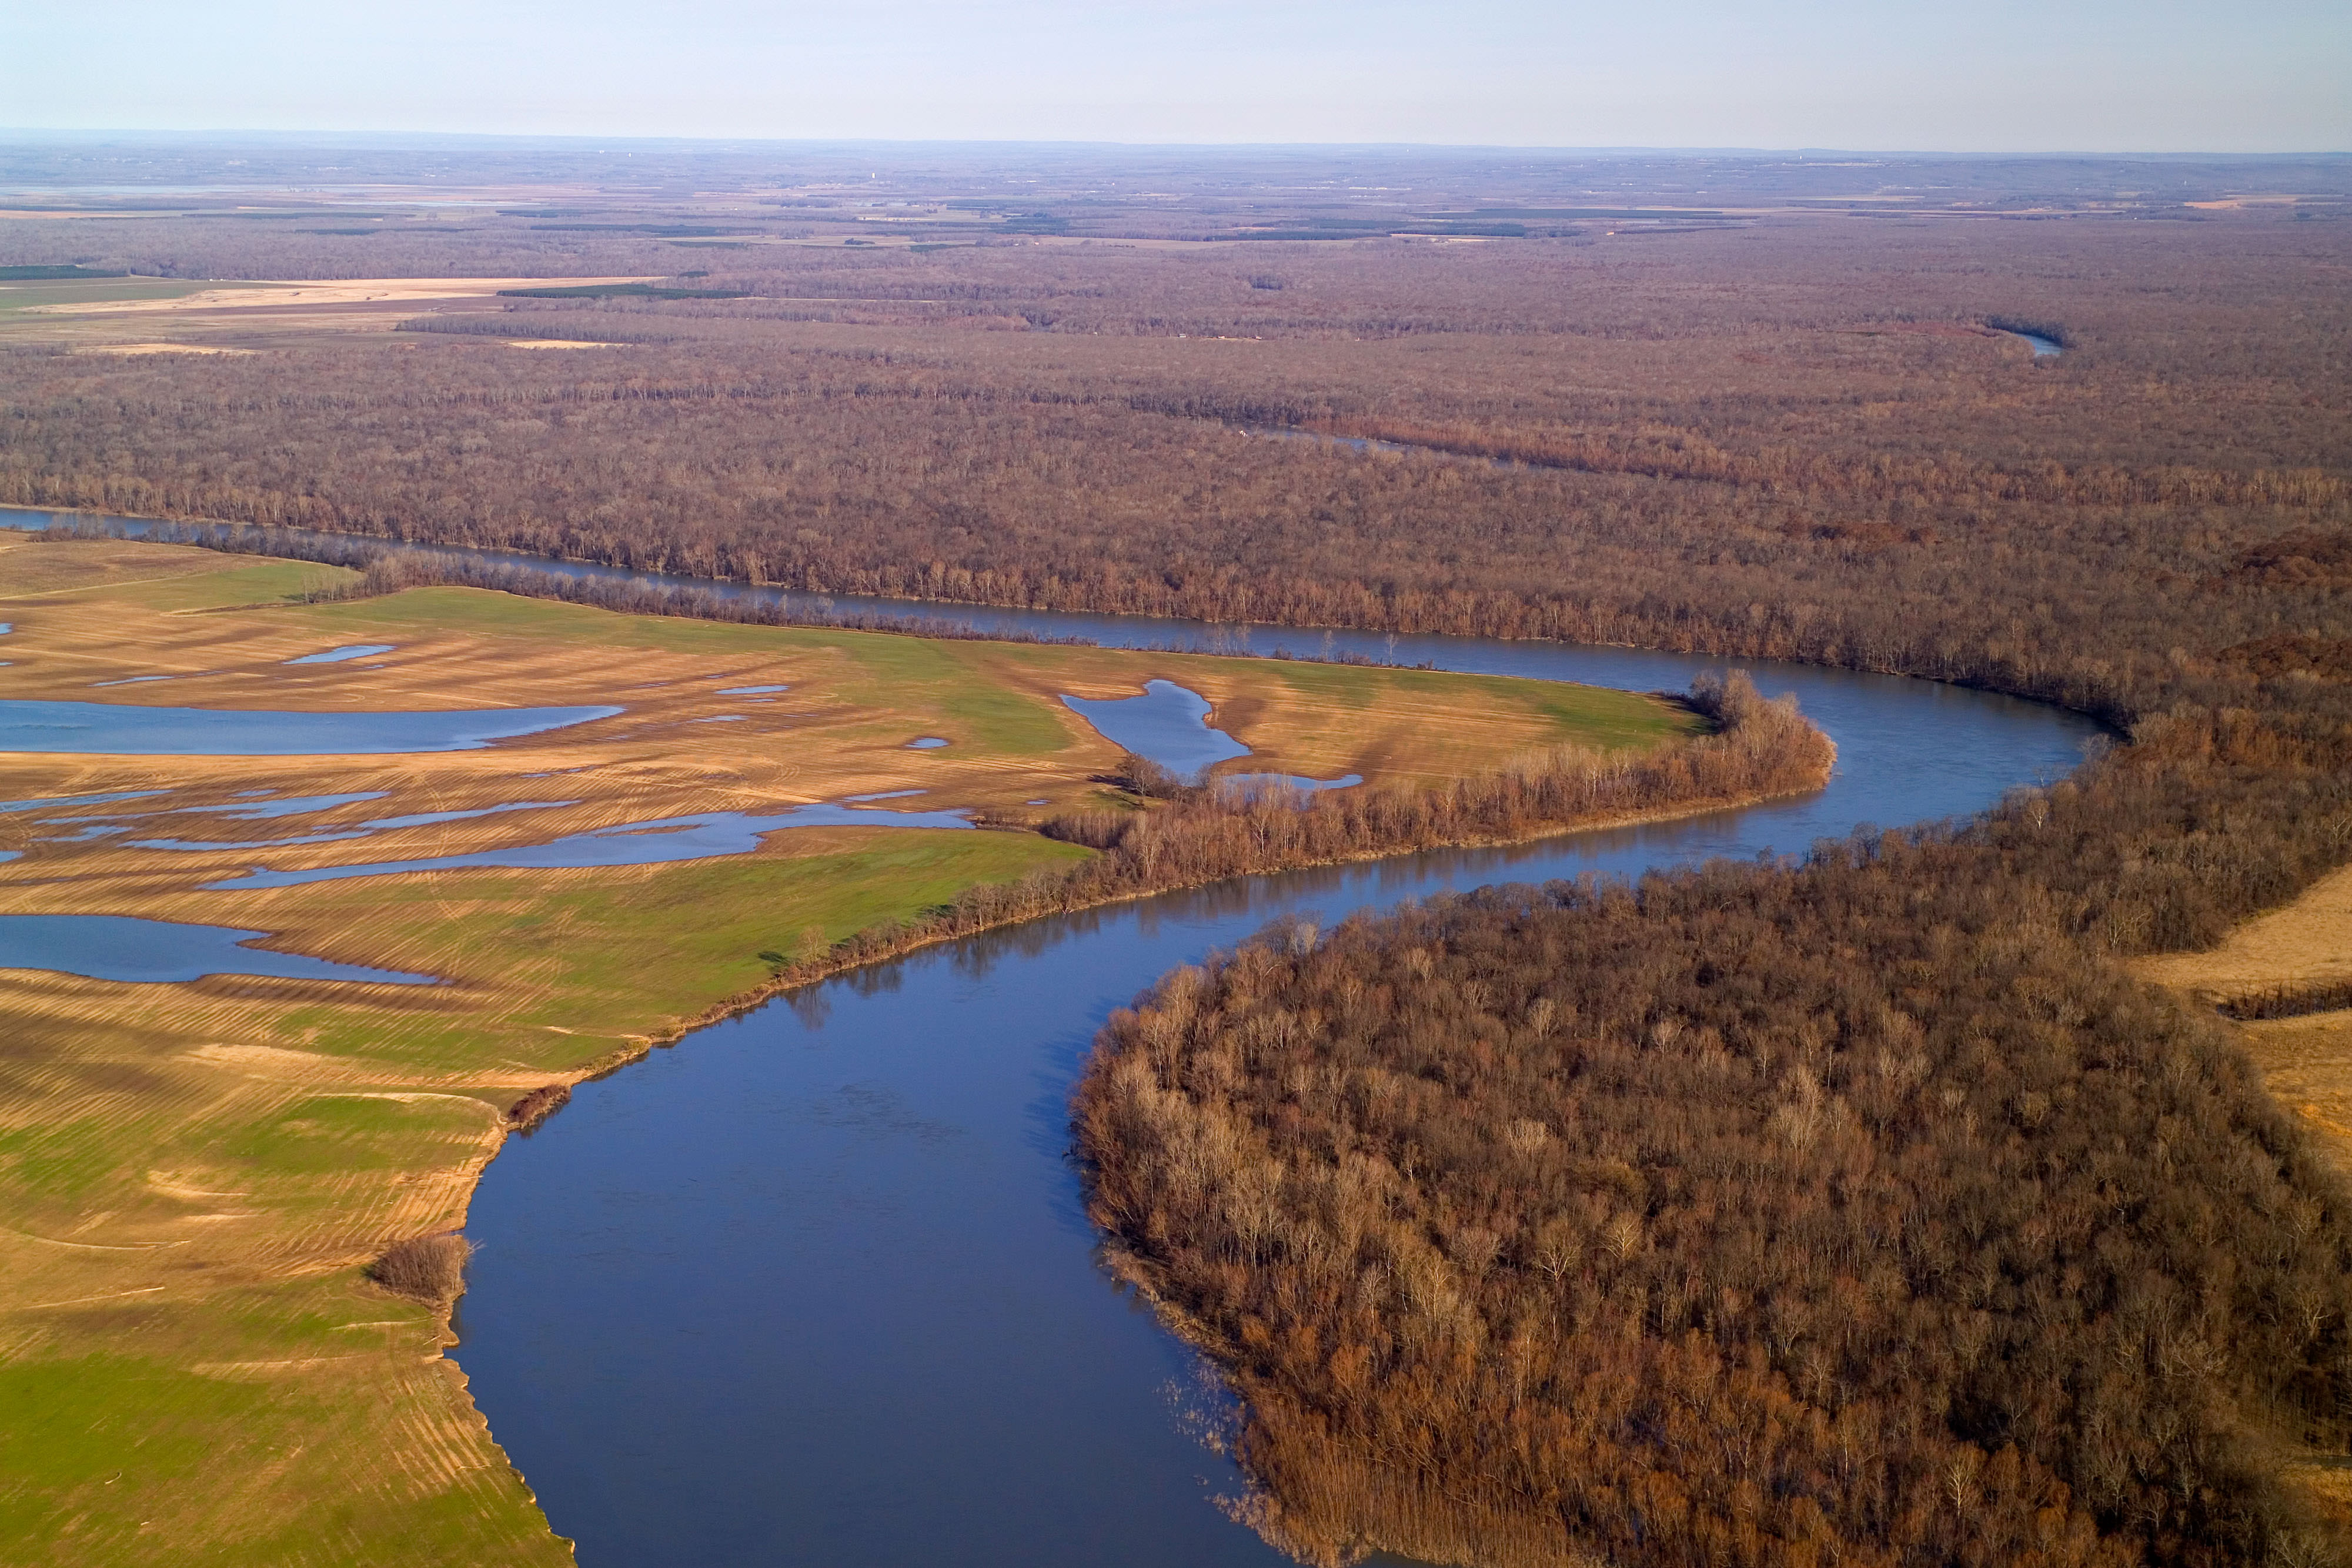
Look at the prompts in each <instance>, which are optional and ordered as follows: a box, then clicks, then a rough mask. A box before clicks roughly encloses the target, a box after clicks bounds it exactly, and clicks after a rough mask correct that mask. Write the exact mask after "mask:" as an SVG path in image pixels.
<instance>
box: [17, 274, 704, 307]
mask: <svg viewBox="0 0 2352 1568" xmlns="http://www.w3.org/2000/svg"><path fill="white" fill-rule="evenodd" d="M658 281H660V280H659V279H658V278H653V277H362V278H344V279H337V280H331V281H321V282H268V283H260V284H251V283H248V284H245V285H242V286H240V287H234V288H208V289H205V290H204V291H202V292H201V293H196V294H189V295H184V296H183V297H182V298H177V299H125V300H91V301H89V302H87V303H82V304H72V305H28V306H26V308H25V310H24V314H26V315H27V316H31V315H42V316H98V315H108V316H111V315H117V314H122V315H130V314H138V315H153V314H156V313H158V312H163V311H171V312H182V311H201V310H223V309H230V308H252V307H255V306H267V307H269V308H282V307H285V306H289V305H305V306H319V305H395V306H396V305H402V304H407V303H415V304H419V305H423V304H428V303H430V302H432V301H434V300H436V299H478V298H484V297H486V296H489V295H495V294H497V293H498V292H499V290H500V289H502V288H578V287H586V286H588V285H591V284H599V283H654V282H658Z"/></svg>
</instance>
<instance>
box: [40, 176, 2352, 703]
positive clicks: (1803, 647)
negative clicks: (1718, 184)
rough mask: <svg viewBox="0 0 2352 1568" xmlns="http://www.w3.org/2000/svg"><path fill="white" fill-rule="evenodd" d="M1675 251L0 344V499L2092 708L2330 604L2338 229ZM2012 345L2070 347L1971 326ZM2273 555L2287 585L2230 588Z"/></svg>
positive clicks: (1085, 274) (524, 311) (727, 280)
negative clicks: (1530, 640)
mask: <svg viewBox="0 0 2352 1568" xmlns="http://www.w3.org/2000/svg"><path fill="white" fill-rule="evenodd" d="M1676 246H1677V247H1678V248H1676V249H1675V250H1673V251H1672V252H1664V251H1659V250H1655V249H1652V250H1645V251H1642V252H1640V253H1638V254H1635V253H1632V252H1624V251H1619V250H1612V249H1611V248H1610V247H1608V246H1598V247H1593V246H1577V245H1568V244H1565V243H1562V244H1551V243H1544V244H1536V243H1532V242H1531V243H1529V244H1528V245H1526V246H1519V245H1517V244H1516V243H1515V244H1512V245H1508V246H1497V247H1495V248H1493V249H1491V250H1480V251H1477V252H1475V253H1473V252H1468V251H1465V250H1464V249H1461V248H1455V249H1449V250H1433V249H1430V248H1428V247H1420V248H1415V247H1413V246H1407V245H1404V244H1402V242H1398V243H1394V244H1391V243H1388V242H1380V243H1375V244H1368V245H1366V246H1361V247H1356V246H1349V247H1341V248H1338V249H1322V250H1300V251H1292V250H1287V249H1283V248H1282V247H1271V248H1267V249H1263V250H1259V251H1254V252H1253V253H1252V255H1251V256H1250V257H1248V258H1246V259H1235V258H1234V257H1232V256H1230V255H1229V254H1227V253H1222V252H1213V251H1203V252H1199V253H1185V254H1170V253H1165V252H1157V251H1152V252H1113V251H1098V252H1084V251H1067V250H1065V251H1034V252H1013V251H970V252H954V253H948V252H942V253H938V254H934V255H925V256H913V255H908V254H906V253H897V254H893V255H888V256H884V255H879V254H877V255H874V256H865V255H863V254H862V253H849V252H844V251H840V250H831V251H814V250H812V251H806V252H799V253H789V254H788V253H765V254H762V255H761V256H760V257H759V258H758V267H756V268H754V267H752V266H751V261H750V260H748V259H747V258H745V257H742V256H737V255H736V254H735V253H728V256H727V257H725V258H723V264H722V265H714V267H713V268H712V269H711V272H710V276H709V277H707V278H703V279H699V280H697V282H698V287H701V286H707V287H722V286H723V287H729V288H735V287H745V288H748V289H750V290H751V292H752V293H754V294H755V295H757V296H758V298H747V299H742V300H681V301H660V300H605V301H569V300H511V301H505V302H503V303H504V304H506V305H510V306H512V307H514V308H513V309H512V310H493V311H488V312H487V313H479V314H460V315H454V316H450V317H446V318H433V319H428V320H427V321H425V323H423V324H425V325H433V326H436V327H446V328H451V329H461V330H457V331H454V332H453V331H440V330H436V331H433V332H412V333H404V334H397V335H394V336H393V337H389V338H387V337H382V336H379V337H376V338H372V339H355V340H335V339H332V338H328V337H322V336H320V335H319V334H316V333H312V334H310V336H309V338H308V339H307V340H306V343H307V345H308V346H306V347H302V348H299V349H285V350H275V351H271V352H266V353H264V354H261V355H259V356H257V357H254V358H250V359H243V360H238V359H232V358H225V357H216V358H212V359H205V360H182V361H164V360H142V361H99V360H96V359H93V358H89V357H79V356H72V355H66V354H58V353H51V352H36V351H32V350H8V351H6V352H7V358H8V363H9V367H10V372H11V373H10V376H9V378H8V382H7V386H6V389H5V392H0V500H5V501H7V502H15V503H23V504H44V503H46V504H52V505H65V506H79V507H93V508H111V509H115V510H121V511H127V512H133V513H138V514H142V515H164V516H177V517H224V518H228V519H232V520H237V521H245V522H252V523H259V524H280V525H302V526H308V527H312V528H325V529H329V530H335V531H342V532H350V533H356V534H368V535H383V536H391V537H398V538H408V539H415V540H425V541H441V542H450V543H465V544H475V545H488V546H502V547H506V548H511V549H520V550H526V551H530V552H532V553H538V554H548V555H558V556H564V557H569V558H574V559H584V560H592V561H598V562H604V563H609V564H614V565H624V566H644V567H654V568H660V569H666V570H674V571H679V572H686V573H692V574H697V575H708V576H715V577H722V578H729V579H733V580H739V581H750V582H770V583H776V584H781V585H783V586H786V587H791V588H796V589H805V590H809V591H818V592H855V593H872V594H880V595H888V596H901V597H912V598H929V599H948V600H960V601H979V602H990V603H1002V604H1019V605H1035V606H1040V607H1046V608H1055V609H1079V610H1106V611H1121V612H1141V613H1150V614H1167V615H1182V616H1191V617H1197V618H1202V619H1209V620H1220V621H1233V620H1250V621H1258V622H1286V623H1297V624H1318V623H1319V624H1335V623H1336V624H1349V625H1362V626H1369V627H1374V628H1385V629H1395V630H1399V631H1408V632H1410V631H1438V632H1473V633H1488V634H1496V635H1505V636H1548V637H1560V638H1569V639H1582V640H1596V641H1602V642H1619V643H1645V644H1651V645H1658V646H1666V647H1673V648H1679V649H1705V650H1709V651H1716V652H1722V653H1730V654H1734V655H1737V656H1742V657H1790V658H1800V659H1811V660H1818V661H1822V662H1825V663H1832V664H1845V665H1850V666H1854V667H1859V668H1864V669H1879V670H1896V671H1903V672H1906V673H1912V674H1927V675H1933V676H1937V677H1939V678H1946V679H1955V680H1963V681H1969V682H1973V683H1977V684H1980V685H1992V686H1997V687H2000V688H2002V689H2006V690H2011V691H2018V692H2023V693H2028V694H2032V695H2042V696H2049V697H2053V698H2055V699H2057V700H2061V701H2065V702H2069V703H2073V704H2075V705H2077V706H2085V707H2089V708H2092V709H2094V710H2095V711H2099V712H2102V713H2104V714H2106V715H2109V716H2127V715H2129V714H2132V713H2136V712H2139V711H2143V710H2144V709H2145V707H2146V706H2147V705H2148V704H2149V703H2150V702H2156V703H2159V704H2160V703H2161V702H2162V701H2163V700H2165V699H2164V698H2163V697H2162V696H2161V695H2160V694H2161V693H2162V692H2163V691H2164V690H2166V689H2168V686H2167V683H2168V681H2169V679H2170V675H2169V673H2168V666H2167V665H2166V664H2165V661H2167V660H2168V658H2169V655H2170V653H2171V650H2172V648H2173V647H2174V646H2175V645H2179V646H2181V647H2183V648H2184V649H2185V650H2186V651H2187V652H2189V653H2191V654H2201V653H2210V652H2211V651H2213V650H2215V649H2218V648H2221V647H2224V646H2230V645H2234V644H2239V643H2251V642H2253V641H2256V640H2258V639H2262V638H2265V637H2272V636H2277V635H2295V636H2302V635H2308V634H2314V633H2315V632H2317V631H2318V629H2319V628H2318V623H2317V620H2316V619H2315V617H2324V616H2325V615H2326V614H2328V613H2332V612H2330V611H2329V610H2328V608H2327V607H2328V605H2329V604H2331V603H2332V602H2334V601H2335V598H2336V597H2340V593H2341V587H2342V585H2341V582H2340V581H2339V580H2338V578H2339V576H2340V569H2337V568H2332V567H2328V566H2327V565H2326V562H2327V561H2328V560H2330V559H2334V557H2333V556H2332V555H2331V554H2330V552H2331V551H2333V550H2338V549H2341V548H2343V547H2342V546H2341V544H2340V541H2341V540H2342V539H2344V538H2352V501H2347V499H2346V498H2345V493H2344V486H2345V485H2346V483H2347V478H2352V470H2347V467H2346V465H2345V463H2344V448H2343V443H2342V431H2343V429H2344V421H2345V419H2346V417H2347V412H2352V410H2347V402H2346V398H2345V393H2344V389H2343V384H2342V375H2341V372H2340V370H2338V369H2336V368H2335V367H2340V366H2341V365H2343V364H2345V363H2347V362H2352V341H2347V321H2346V319H2345V317H2346V313H2345V312H2343V311H2341V310H2338V309H2334V308H2314V302H2315V301H2320V302H2323V303H2324V302H2332V301H2336V300H2338V299H2340V298H2341V296H2342V293H2343V284H2342V281H2341V278H2342V277H2343V276H2344V274H2343V273H2342V271H2341V265H2340V262H2339V261H2337V260H2335V259H2333V258H2335V257H2336V254H2337V252H2338V251H2340V249H2341V248H2342V244H2341V242H2340V241H2339V240H2338V239H2337V238H2336V231H2335V229H2333V228H2326V230H2325V231H2324V232H2322V231H2320V230H2318V229H2316V228H2315V225H2296V224H2292V223H2270V222H2267V221H2263V220H2259V219H2252V218H2249V219H2246V220H2243V221H2232V222H2230V223H2226V224H2225V223H2216V224H2210V225H2196V226H2195V227H2194V228H2193V229H2191V230H2184V231H2179V232H2176V233H2168V235H2166V236H2165V239H2164V241H2163V242H2162V243H2159V241H2158V238H2157V237H2155V236H2154V235H2152V234H2151V232H2150V231H2148V230H2146V229H2126V228H2106V229H2098V230H2092V229H2081V228H2067V229H2063V230H2059V229H2053V228H2049V227H2043V226H2035V227H2031V228H2023V227H2008V226H1986V227H1982V228H1977V229H1970V230H1966V231H1956V230H1949V229H1941V230H1931V229H1926V228H1901V229H1887V230H1879V231H1874V232H1873V233H1872V234H1871V235H1869V236H1867V237H1866V238H1856V237H1853V235H1851V234H1850V233H1849V232H1848V231H1843V230H1832V229H1830V228H1828V227H1827V226H1826V225H1790V226H1786V227H1782V228H1776V229H1758V230H1748V231H1741V232H1739V233H1737V234H1724V235H1691V236H1685V239H1678V240H1677V241H1676ZM713 260H714V262H715V263H716V262H719V261H720V260H721V258H713ZM1267 282H1276V283H1279V284H1280V285H1281V287H1271V288H1269V287H1260V285H1262V284H1264V283H1267ZM962 312H971V314H962ZM794 315H797V316H800V317H803V318H813V317H826V316H828V315H829V316H831V317H833V318H835V319H790V318H792V317H793V316H794ZM2011 316H2019V317H2030V318H2031V319H2036V320H2042V321H2045V322H2058V321H2063V323H2064V324H2065V327H2066V332H2067V339H2068V342H2069V345H2070V346H2069V348H2068V350H2067V352H2066V354H2065V355H2064V356H2063V357H2062V359H2061V360H2060V361H2057V362H2055V363H2053V364H2044V365H2038V366H2037V365H2035V364H2033V363H2032V362H2031V360H2030V356H2029V355H2028V354H2027V351H2026V350H2025V349H2024V347H2023V346H2022V345H2021V344H2020V343H2018V342H2016V341H2015V340H2009V339H2003V338H1998V337H1989V336H1987V335H1985V334H1984V332H1983V331H1982V329H1981V327H1980V325H1979V324H1980V323H1982V322H1983V321H1985V320H1988V319H2007V318H2009V317H2011ZM1000 326H1001V327H1004V328H1006V329H1003V330H999V329H995V328H997V327H1000ZM485 333H491V334H495V335H494V336H490V337H485V336H483V334H485ZM1179 334H1182V336H1179ZM501 336H503V337H511V338H515V339H517V340H528V339H530V338H534V337H541V338H544V337H555V338H569V339H575V340H614V341H626V342H627V343H628V346H627V347H625V348H620V349H614V350H604V351H597V352H593V353H589V354H565V353H555V354H547V353H536V354H525V353H516V352H513V351H511V350H506V349H505V348H503V346H502V345H501V343H500V342H499V340H498V339H499V337H501ZM1231 338H1252V339H1260V340H1257V341H1222V340H1221V339H1231ZM403 345H406V346H407V347H406V348H404V347H403ZM1244 426H1248V427H1257V428H1265V427H1287V428H1297V429H1318V428H1319V429H1322V430H1325V431H1328V432H1332V433H1335V434H1358V435H1387V436H1400V437H1404V438H1406V439H1407V440H1408V441H1412V442H1419V443H1421V444H1422V447H1423V449H1422V450H1416V451H1412V452H1404V453H1391V452H1377V451H1376V452H1359V451H1357V450H1354V449H1352V448H1350V447H1349V446H1347V445H1344V444H1339V443H1338V442H1336V441H1328V442H1317V441H1303V440H1297V441H1274V440H1265V439H1249V438H1244V436H1243V435H1241V434H1238V433H1237V432H1238V427H1244ZM1431 448H1444V449H1445V450H1443V451H1440V450H1431ZM1496 457H1502V458H1507V459H1509V461H1505V462H1496V461H1493V460H1491V459H1493V458H1496ZM2281 538H2287V539H2290V540H2301V541H2305V557H2299V558H2298V559H2312V560H2315V561H2316V562H2318V563H2319V564H2318V567H2317V569H2315V570H2313V571H2310V572H2306V573H2304V574H2303V575H2300V576H2297V575H2295V574H2294V573H2293V572H2290V571H2287V570H2274V569H2273V568H2270V567H2265V566H2263V565H2262V564H2261V562H2260V560H2259V559H2256V558H2259V557H2260V556H2262V554H2263V551H2264V550H2265V549H2268V548H2270V546H2271V544H2272V542H2273V541H2275V540H2278V539H2281ZM2330 540H2335V541H2339V542H2337V543H2335V544H2331V543H2329V542H2328V541H2330ZM2313 550H2315V551H2316V552H2317V554H2316V555H2310V554H2309V553H2308V552H2309V551H2313ZM2150 661H2153V662H2155V664H2156V665H2157V667H2155V668H2153V669H2150V668H2147V667H2145V666H2146V665H2147V664H2148V663H2149V662H2150ZM2151 694H2158V695H2151Z"/></svg>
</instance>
